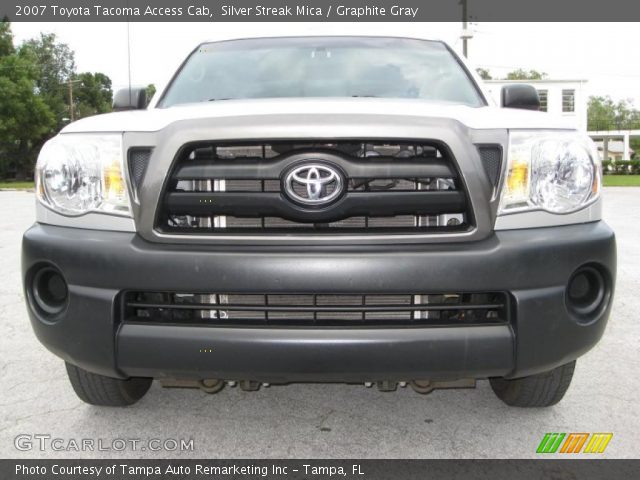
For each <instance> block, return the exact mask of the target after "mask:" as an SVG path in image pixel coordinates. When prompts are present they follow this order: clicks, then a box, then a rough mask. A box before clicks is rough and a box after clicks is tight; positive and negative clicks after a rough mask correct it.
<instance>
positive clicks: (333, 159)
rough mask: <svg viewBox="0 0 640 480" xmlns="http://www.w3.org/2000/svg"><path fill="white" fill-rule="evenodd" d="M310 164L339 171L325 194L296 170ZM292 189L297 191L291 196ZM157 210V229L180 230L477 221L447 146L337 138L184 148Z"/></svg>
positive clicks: (456, 226)
mask: <svg viewBox="0 0 640 480" xmlns="http://www.w3.org/2000/svg"><path fill="white" fill-rule="evenodd" d="M309 162H311V163H313V164H314V165H316V164H318V165H320V166H327V167H330V169H332V170H334V171H336V172H339V173H338V175H339V176H340V177H341V178H342V180H341V182H340V183H339V184H338V183H335V182H334V183H328V184H327V185H326V187H322V188H325V190H324V191H322V192H321V195H322V196H325V197H326V196H329V195H331V194H332V193H333V191H334V189H336V188H340V192H341V193H340V195H338V196H337V197H336V200H335V201H332V202H330V203H327V204H314V205H306V204H300V203H299V202H298V200H297V199H299V198H300V197H303V196H305V195H308V194H310V190H308V188H309V187H308V186H307V185H306V184H300V183H295V182H292V185H291V188H290V189H289V190H287V188H288V186H287V185H286V182H287V178H288V176H289V173H290V172H291V171H292V170H293V169H295V168H296V167H297V166H302V167H304V166H305V165H307V164H308V163H309ZM291 192H293V193H291ZM160 202H161V203H160V205H159V207H158V214H157V216H156V229H157V230H159V231H161V232H167V233H181V234H188V235H194V234H221V235H224V234H225V233H226V234H234V233H235V234H238V233H240V234H270V233H273V234H277V233H286V232H290V231H294V232H295V233H299V234H316V235H317V234H336V233H341V232H346V233H354V232H356V233H357V232H361V233H363V234H366V233H381V232H382V233H391V234H393V233H427V232H434V233H443V232H463V231H467V230H469V229H470V228H471V227H473V215H472V212H471V209H470V203H469V201H468V196H467V192H466V190H465V188H464V184H463V182H462V179H461V177H460V174H459V171H458V168H457V165H456V162H455V161H454V159H453V157H452V156H451V154H450V153H449V151H448V149H447V148H446V146H445V145H442V144H441V143H438V142H415V141H412V142H398V141H379V140H376V141H373V140H349V141H333V142H322V143H317V142H311V141H309V142H305V141H298V142H293V141H290V142H277V143H256V142H252V143H246V144H237V143H233V144H231V143H225V142H199V143H194V144H188V145H185V146H184V147H183V148H182V149H181V150H180V152H179V153H178V155H177V156H176V159H175V161H174V164H173V167H172V171H171V174H170V176H169V178H168V181H167V183H166V185H165V188H164V191H163V194H162V195H161V201H160Z"/></svg>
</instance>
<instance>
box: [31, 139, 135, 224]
mask: <svg viewBox="0 0 640 480" xmlns="http://www.w3.org/2000/svg"><path fill="white" fill-rule="evenodd" d="M123 171H124V161H123V153H122V134H106V133H105V134H63V135H57V136H55V137H53V138H52V139H51V140H49V141H48V142H47V143H45V145H44V146H43V147H42V150H41V151H40V155H39V156H38V163H37V165H36V194H37V197H38V199H39V200H40V201H41V202H42V203H43V204H45V205H47V206H48V207H49V208H50V209H52V210H54V211H56V212H58V213H61V214H63V215H68V216H78V215H84V214H85V213H88V212H103V213H109V214H112V215H122V216H131V208H130V205H129V197H128V192H127V187H126V182H125V179H124V175H123Z"/></svg>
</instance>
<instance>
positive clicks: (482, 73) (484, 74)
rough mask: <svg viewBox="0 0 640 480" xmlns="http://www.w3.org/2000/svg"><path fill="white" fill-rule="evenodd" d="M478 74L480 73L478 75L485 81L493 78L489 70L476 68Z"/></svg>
mask: <svg viewBox="0 0 640 480" xmlns="http://www.w3.org/2000/svg"><path fill="white" fill-rule="evenodd" d="M476 72H478V75H480V78H481V79H483V80H491V79H492V78H493V77H492V76H491V72H490V71H489V69H488V68H476Z"/></svg>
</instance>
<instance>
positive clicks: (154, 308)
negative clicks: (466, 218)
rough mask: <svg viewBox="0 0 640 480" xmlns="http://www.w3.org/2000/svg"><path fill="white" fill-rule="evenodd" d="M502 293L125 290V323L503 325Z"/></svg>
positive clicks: (504, 304) (504, 303) (505, 302)
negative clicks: (225, 292) (246, 292)
mask: <svg viewBox="0 0 640 480" xmlns="http://www.w3.org/2000/svg"><path fill="white" fill-rule="evenodd" d="M507 299H508V296H507V294H506V293H504V292H482V293H460V292H458V293H437V294H389V295H382V294H363V295H352V294H349V295H341V294H335V295H332V294H221V293H176V292H126V293H125V294H124V295H123V312H124V313H123V318H124V321H126V322H140V323H155V324H157V323H171V324H181V325H209V326H233V327H237V326H250V325H254V326H255V325H258V326H260V325H264V326H278V325H281V326H302V327H304V326H315V327H323V326H326V327H331V326H364V327H375V326H392V327H428V326H454V325H488V324H503V323H506V322H508V321H509V307H508V300H507Z"/></svg>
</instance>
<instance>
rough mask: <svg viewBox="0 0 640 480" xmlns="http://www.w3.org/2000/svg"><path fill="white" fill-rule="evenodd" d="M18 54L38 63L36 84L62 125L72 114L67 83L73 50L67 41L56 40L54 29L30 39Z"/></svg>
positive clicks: (72, 70)
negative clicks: (52, 31)
mask: <svg viewBox="0 0 640 480" xmlns="http://www.w3.org/2000/svg"><path fill="white" fill-rule="evenodd" d="M18 50H19V54H20V55H21V56H22V57H23V58H25V59H26V60H27V61H29V62H31V63H32V64H33V65H35V66H36V68H37V70H38V75H37V78H36V88H37V91H38V93H39V94H40V96H41V97H42V99H43V100H44V101H45V103H46V104H47V105H48V106H49V108H50V109H51V111H52V112H53V114H54V115H55V118H56V128H57V129H60V128H62V127H63V126H64V124H65V123H66V120H65V119H67V118H68V117H69V96H68V90H67V84H66V82H68V81H69V80H71V79H72V78H73V74H74V71H75V60H74V54H73V52H72V51H71V49H70V48H69V46H68V45H66V44H64V43H60V42H58V41H57V38H56V36H55V34H53V33H41V34H40V37H38V38H34V39H31V40H27V41H26V42H24V43H23V44H22V45H21V46H20V47H19V49H18Z"/></svg>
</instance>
